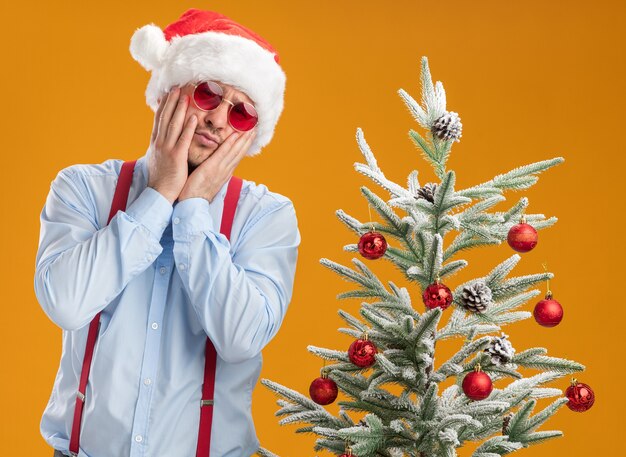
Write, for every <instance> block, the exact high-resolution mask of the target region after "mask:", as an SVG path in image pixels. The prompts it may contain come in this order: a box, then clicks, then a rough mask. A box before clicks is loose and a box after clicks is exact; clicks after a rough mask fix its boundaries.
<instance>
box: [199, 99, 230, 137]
mask: <svg viewBox="0 0 626 457" xmlns="http://www.w3.org/2000/svg"><path fill="white" fill-rule="evenodd" d="M228 108H230V104H229V103H228V102H227V101H226V100H222V103H220V105H219V106H218V107H217V108H215V109H214V110H212V111H206V112H205V113H204V122H205V124H212V125H213V128H215V129H216V130H217V129H224V128H226V127H227V126H228Z"/></svg>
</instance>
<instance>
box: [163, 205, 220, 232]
mask: <svg viewBox="0 0 626 457" xmlns="http://www.w3.org/2000/svg"><path fill="white" fill-rule="evenodd" d="M214 230H215V228H214V226H213V219H212V218H211V213H210V212H209V201H208V200H207V199H205V198H202V197H192V198H186V199H185V200H183V201H180V202H176V205H175V206H174V212H173V214H172V236H173V238H174V241H189V240H190V239H191V237H192V236H193V235H195V234H197V233H200V232H206V231H214Z"/></svg>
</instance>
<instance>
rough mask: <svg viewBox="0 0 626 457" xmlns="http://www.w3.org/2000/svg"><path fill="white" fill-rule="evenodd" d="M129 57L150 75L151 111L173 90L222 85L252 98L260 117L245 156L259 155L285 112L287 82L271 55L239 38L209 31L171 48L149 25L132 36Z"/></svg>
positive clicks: (176, 41) (183, 38) (175, 39)
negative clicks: (204, 84) (209, 83)
mask: <svg viewBox="0 0 626 457" xmlns="http://www.w3.org/2000/svg"><path fill="white" fill-rule="evenodd" d="M130 53H131V55H132V56H133V58H134V59H135V60H137V61H138V62H139V63H140V64H141V65H142V66H143V67H144V68H145V69H146V70H148V71H151V72H152V75H151V77H150V81H149V82H148V87H147V88H146V102H147V104H148V106H150V108H151V109H152V110H153V111H155V112H156V110H157V108H158V102H157V100H158V99H159V98H160V97H161V96H163V95H164V94H166V93H167V92H168V91H169V90H170V88H171V87H172V86H174V85H185V84H188V83H192V82H199V81H202V80H216V81H221V82H223V83H224V84H229V85H232V86H233V87H235V88H236V89H238V90H241V91H242V92H244V93H245V94H246V95H247V96H248V97H250V98H251V99H252V101H253V102H254V106H255V107H256V110H257V113H258V115H259V122H258V124H257V126H256V131H257V133H256V137H255V138H254V140H253V142H252V144H251V145H250V148H249V149H248V153H247V155H249V156H253V155H256V154H258V153H259V152H261V149H262V148H263V147H264V146H266V145H267V144H268V143H269V142H270V141H271V139H272V136H273V135H274V128H275V127H276V124H277V122H278V118H279V117H280V114H281V113H282V110H283V104H284V93H285V82H286V79H287V78H286V76H285V73H284V72H283V70H282V68H281V67H280V65H278V63H277V62H276V61H275V60H274V54H273V53H271V52H270V51H268V50H267V49H264V48H262V47H261V46H259V45H258V44H257V43H255V42H254V41H252V40H249V39H246V38H243V37H241V36H237V35H228V34H225V33H219V32H211V31H210V32H202V33H196V34H190V35H185V36H174V37H172V39H171V40H170V42H168V41H167V40H166V39H165V37H164V35H163V32H162V31H161V29H160V28H159V27H157V26H156V25H154V24H149V25H145V26H143V27H141V28H139V29H137V30H136V31H135V33H134V34H133V37H132V38H131V44H130Z"/></svg>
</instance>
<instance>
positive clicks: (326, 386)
mask: <svg viewBox="0 0 626 457" xmlns="http://www.w3.org/2000/svg"><path fill="white" fill-rule="evenodd" d="M338 393H339V389H337V384H336V383H335V381H333V380H332V379H330V378H329V377H328V376H327V375H326V373H325V372H324V373H322V376H320V377H319V378H315V379H314V380H313V382H312V383H311V385H310V386H309V395H310V397H311V400H313V401H314V402H315V403H317V404H318V405H329V404H331V403H332V402H334V401H335V399H336V398H337V394H338Z"/></svg>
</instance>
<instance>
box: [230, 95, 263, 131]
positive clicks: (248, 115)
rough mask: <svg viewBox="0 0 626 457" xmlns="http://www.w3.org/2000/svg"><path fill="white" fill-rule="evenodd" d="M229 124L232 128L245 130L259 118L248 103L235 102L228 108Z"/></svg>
mask: <svg viewBox="0 0 626 457" xmlns="http://www.w3.org/2000/svg"><path fill="white" fill-rule="evenodd" d="M229 120H230V125H232V126H233V128H234V129H237V130H241V131H244V132H245V131H247V130H250V129H251V128H253V127H254V126H255V125H256V123H257V121H258V120H259V116H258V115H257V113H256V110H255V109H254V106H252V105H251V104H250V103H245V102H244V103H237V104H236V105H235V106H233V107H232V108H231V110H230V119H229Z"/></svg>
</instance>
